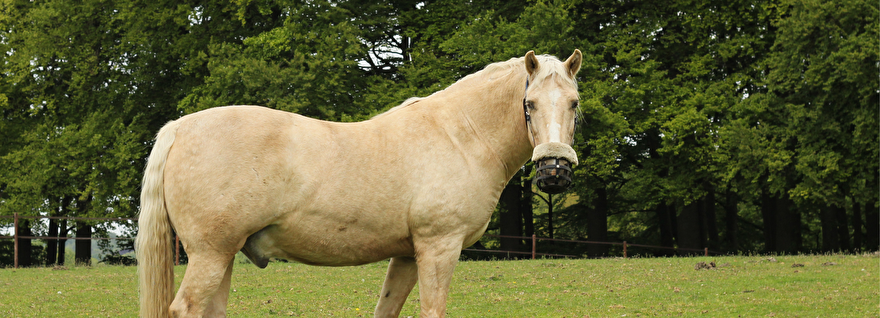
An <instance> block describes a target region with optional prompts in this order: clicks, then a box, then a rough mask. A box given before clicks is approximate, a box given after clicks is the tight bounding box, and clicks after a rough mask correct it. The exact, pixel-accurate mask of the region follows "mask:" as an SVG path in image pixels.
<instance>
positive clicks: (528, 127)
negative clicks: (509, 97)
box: [522, 75, 537, 146]
mask: <svg viewBox="0 0 880 318" xmlns="http://www.w3.org/2000/svg"><path fill="white" fill-rule="evenodd" d="M530 76H531V75H526V90H525V92H523V100H522V105H523V113H524V114H525V115H526V116H525V117H526V130H528V134H529V135H531V136H532V145H534V146H537V145H536V144H535V134H534V133H532V114H530V113H529V106H528V105H526V98H528V97H529V77H530Z"/></svg>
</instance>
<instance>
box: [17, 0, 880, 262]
mask: <svg viewBox="0 0 880 318" xmlns="http://www.w3.org/2000/svg"><path fill="white" fill-rule="evenodd" d="M878 19H880V4H878V3H876V2H871V1H866V0H840V1H820V0H736V1H726V2H717V1H709V0H686V1H685V0H676V1H665V2H656V1H646V0H627V1H617V0H569V1H561V0H560V1H552V0H530V1H523V0H518V1H498V0H489V1H462V0H428V1H412V0H385V1H363V0H350V1H344V0H340V1H326V0H317V1H312V0H308V1H277V0H249V1H235V2H227V1H211V0H208V1H175V2H167V1H158V2H157V1H139V0H135V1H130V0H126V1H118V0H101V1H97V0H86V1H70V0H51V1H38V2H33V1H27V0H12V1H7V2H5V3H3V4H0V47H2V48H0V51H2V52H5V53H4V54H2V55H0V61H2V63H0V68H2V72H0V114H2V117H0V140H2V142H0V215H11V214H12V213H13V212H19V213H24V214H27V215H47V216H83V217H86V216H88V217H133V216H136V215H137V211H138V206H139V202H138V200H139V191H140V178H141V175H142V171H143V167H144V164H145V161H146V157H147V155H148V152H149V150H150V149H151V146H152V143H153V141H152V137H153V136H154V135H155V133H156V132H157V131H158V130H159V128H160V127H161V126H162V125H163V124H164V123H166V122H168V121H169V120H173V119H176V118H179V117H180V116H183V115H185V114H189V113H192V112H196V111H199V110H203V109H206V108H210V107H216V106H223V105H231V104H254V105H263V106H267V107H271V108H275V109H281V110H286V111H291V112H297V113H300V114H303V115H306V116H311V117H315V118H319V119H325V120H336V121H356V120H363V119H367V118H369V117H371V116H373V115H375V114H377V113H380V112H382V111H384V110H386V109H388V108H390V107H392V106H395V105H397V104H399V103H401V102H402V101H403V100H405V99H407V98H409V97H412V96H426V95H429V94H430V93H432V92H434V91H437V90H439V89H442V88H444V87H446V86H448V85H449V84H451V83H453V82H455V81H456V80H458V79H460V78H462V77H463V76H465V75H467V74H470V73H473V72H475V71H477V70H479V69H480V68H482V67H483V66H485V65H487V64H489V63H492V62H496V61H502V60H506V59H509V58H511V57H516V56H522V55H523V54H525V52H527V51H529V50H535V51H536V52H537V53H539V54H551V55H555V56H567V54H570V53H571V51H573V50H574V49H575V48H578V49H580V50H581V51H583V52H584V64H583V65H584V66H583V69H582V71H581V72H580V73H579V79H578V80H579V81H578V83H579V89H580V95H581V108H582V109H581V110H582V113H583V116H581V118H582V119H581V122H579V123H578V130H577V132H576V134H577V136H576V138H575V149H576V151H577V152H578V156H579V157H580V158H581V165H580V166H578V167H577V168H576V169H575V177H576V180H575V186H574V187H573V188H572V189H571V190H569V191H568V192H566V193H565V194H564V195H557V196H554V197H552V199H551V198H550V197H548V196H543V197H541V198H539V197H538V196H539V195H543V194H539V193H536V192H535V190H533V189H532V187H531V174H532V173H533V172H532V170H533V169H531V168H530V167H529V166H527V167H524V169H523V170H522V174H521V175H518V176H517V177H515V178H514V179H513V180H512V182H511V183H510V184H509V186H508V188H507V189H505V191H504V194H503V195H502V198H501V204H500V205H499V209H498V213H496V215H495V216H494V217H493V221H492V223H491V224H490V228H489V233H496V234H505V235H523V236H530V235H531V234H537V235H538V236H543V237H556V238H570V239H582V240H592V241H623V240H626V241H628V242H632V243H641V244H650V245H662V246H677V247H685V248H703V247H709V248H710V249H713V250H718V251H724V252H733V253H735V252H785V253H797V252H819V251H851V252H858V251H875V250H878V249H880V218H878V215H880V213H878V212H880V200H878V199H880V187H878V177H880V136H878V135H880V107H878V106H880V92H878V91H880V77H878V74H880V56H878V55H880V54H878V50H877V48H878V47H880V43H878V42H880V26H878ZM549 202H553V203H552V205H551V208H549V209H548V203H549ZM0 222H6V220H5V219H4V220H0ZM4 225H5V226H7V227H8V226H10V225H9V224H6V223H0V226H4ZM112 226H113V224H109V223H98V224H95V223H89V222H71V223H70V224H61V223H59V222H55V221H49V222H45V223H43V222H22V223H21V224H20V230H21V231H22V233H25V232H27V233H33V234H35V235H49V236H62V237H66V236H67V235H68V234H69V233H75V235H76V236H91V235H93V234H96V233H97V234H102V233H106V231H108V229H110V228H111V227H112ZM123 226H124V227H125V228H126V230H127V231H128V232H129V234H133V233H136V230H137V229H136V225H123ZM5 244H6V242H2V241H0V254H3V253H4V250H5V249H6V248H7V247H8V245H5ZM481 244H485V245H487V246H490V247H500V248H502V249H524V248H526V246H524V242H522V241H517V240H492V239H484V240H482V241H481ZM26 245H27V246H28V247H31V246H32V244H31V243H30V242H28V243H27V244H26ZM49 245H52V244H49ZM39 246H40V245H33V247H31V248H35V249H39V248H40V247H39ZM51 248H52V247H51V246H48V247H46V250H44V251H42V250H41V251H39V253H36V252H35V253H31V254H32V255H45V256H44V257H41V258H39V259H37V258H34V257H32V258H31V259H29V260H27V261H26V262H23V263H24V264H53V263H56V262H57V261H58V260H59V259H63V257H60V258H59V256H58V254H59V253H63V251H60V250H59V249H58V248H57V246H56V248H55V249H54V251H53V250H51ZM90 248H91V246H90V245H86V244H83V249H84V250H87V249H90ZM547 248H550V249H555V250H556V251H558V252H565V253H564V254H571V253H580V254H585V255H589V256H603V255H608V253H609V252H614V251H609V250H608V249H607V248H603V247H600V246H597V247H590V248H584V249H582V250H579V249H577V248H574V247H570V246H566V245H548V246H547ZM82 253H83V254H82V255H83V257H85V255H89V254H90V253H89V254H87V253H86V252H85V251H84V252H82ZM77 254H79V246H78V248H77ZM83 260H85V259H83ZM0 261H2V257H0Z"/></svg>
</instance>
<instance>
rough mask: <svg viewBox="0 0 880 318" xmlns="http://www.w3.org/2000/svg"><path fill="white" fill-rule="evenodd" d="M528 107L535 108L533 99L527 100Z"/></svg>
mask: <svg viewBox="0 0 880 318" xmlns="http://www.w3.org/2000/svg"><path fill="white" fill-rule="evenodd" d="M526 107H528V108H529V109H535V102H533V101H527V102H526Z"/></svg>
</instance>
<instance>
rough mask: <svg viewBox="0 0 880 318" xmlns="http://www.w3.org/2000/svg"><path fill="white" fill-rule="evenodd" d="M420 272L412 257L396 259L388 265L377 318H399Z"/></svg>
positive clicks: (376, 313)
mask: <svg viewBox="0 0 880 318" xmlns="http://www.w3.org/2000/svg"><path fill="white" fill-rule="evenodd" d="M418 278H419V271H418V268H417V267H416V260H415V259H414V258H412V257H394V258H392V259H391V262H390V263H388V273H387V274H385V283H384V284H383V285H382V293H381V294H379V303H378V304H377V305H376V311H375V312H374V313H373V315H374V316H375V317H377V318H378V317H383V318H384V317H397V316H399V315H400V309H401V308H403V303H404V302H406V297H407V296H409V292H410V291H412V288H413V286H414V285H415V284H416V280H418Z"/></svg>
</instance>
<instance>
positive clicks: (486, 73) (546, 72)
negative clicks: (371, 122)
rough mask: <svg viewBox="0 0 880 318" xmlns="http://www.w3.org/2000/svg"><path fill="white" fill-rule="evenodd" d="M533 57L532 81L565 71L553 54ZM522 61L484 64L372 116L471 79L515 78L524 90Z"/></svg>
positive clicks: (568, 78)
mask: <svg viewBox="0 0 880 318" xmlns="http://www.w3.org/2000/svg"><path fill="white" fill-rule="evenodd" d="M535 57H536V58H538V62H539V63H540V65H541V67H540V68H538V73H537V74H535V75H534V76H532V79H531V80H532V81H534V80H535V79H536V78H545V77H548V76H552V75H553V74H565V73H566V70H565V67H564V65H563V63H562V62H561V61H559V59H557V58H556V57H555V56H552V55H536V56H535ZM524 61H525V58H524V57H515V58H512V59H509V60H507V61H501V62H495V63H492V64H489V65H486V67H484V68H483V69H482V70H480V71H478V72H476V73H472V74H469V75H467V76H465V77H463V78H462V79H460V80H458V81H456V82H455V83H452V85H449V86H448V87H447V88H445V89H443V90H439V91H436V92H434V93H433V94H431V95H428V96H426V97H410V98H408V99H407V100H405V101H404V102H403V103H401V104H400V105H397V106H394V107H392V108H390V109H388V110H387V111H385V112H383V113H380V114H378V115H376V116H373V118H378V117H381V116H383V115H386V114H390V113H392V112H395V111H397V110H400V109H402V108H405V107H408V106H412V105H414V104H417V103H418V102H419V101H421V100H423V99H427V98H430V97H431V96H433V95H436V94H440V93H442V92H445V91H450V90H455V89H458V88H460V87H469V86H471V85H462V84H464V83H468V82H472V81H478V82H487V81H492V80H496V79H499V78H505V77H506V78H507V79H508V80H516V81H518V82H521V84H520V85H522V86H521V88H520V86H516V85H513V86H512V87H516V89H523V90H524V89H525V77H526V68H525V62H524ZM548 62H555V63H548ZM510 75H516V76H510ZM561 78H563V79H566V81H568V82H569V83H570V84H571V85H572V86H575V87H577V83H576V82H575V80H574V79H573V78H571V77H569V76H562V77H561Z"/></svg>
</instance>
